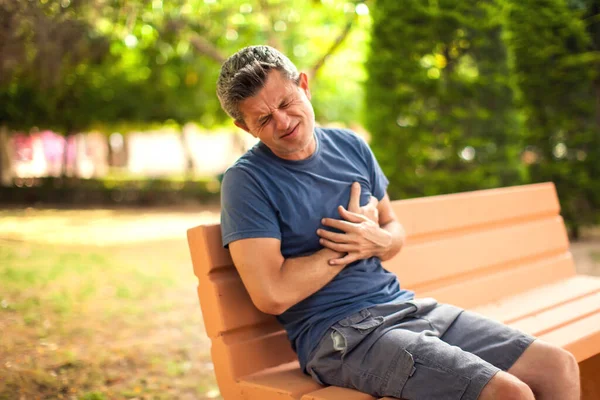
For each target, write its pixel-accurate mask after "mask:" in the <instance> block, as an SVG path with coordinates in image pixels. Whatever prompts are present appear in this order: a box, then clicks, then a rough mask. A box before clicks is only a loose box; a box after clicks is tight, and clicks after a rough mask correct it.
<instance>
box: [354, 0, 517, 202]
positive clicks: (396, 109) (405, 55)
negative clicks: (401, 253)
mask: <svg viewBox="0 0 600 400" xmlns="http://www.w3.org/2000/svg"><path fill="white" fill-rule="evenodd" d="M372 16H373V31H372V42H371V49H370V53H369V58H368V62H367V70H368V71H369V78H368V81H367V85H366V104H367V107H368V109H367V110H366V124H367V128H368V129H369V131H370V132H371V133H372V134H373V139H372V142H371V144H372V147H373V150H374V152H375V153H376V155H377V157H378V159H379V161H380V163H381V165H382V168H383V169H384V171H385V172H386V174H387V176H388V177H389V179H390V182H391V184H390V188H389V192H390V196H391V197H393V198H407V197H414V196H423V195H434V194H440V193H452V192H460V191H465V190H474V189H482V188H490V187H497V186H506V185H509V184H516V183H519V182H521V180H522V174H521V173H520V170H519V163H518V156H519V149H520V146H519V144H520V143H519V137H518V134H519V120H518V116H517V113H516V110H515V108H514V106H513V91H512V90H511V87H510V81H509V71H508V64H507V55H506V51H505V50H504V47H503V46H502V42H501V20H499V19H498V18H497V17H496V16H497V10H496V9H495V7H493V6H492V5H490V3H489V2H480V1H475V0H468V1H464V0H463V1H458V0H439V1H429V2H423V1H420V0H410V1H409V0H407V1H402V2H398V1H395V0H380V1H378V2H377V5H376V6H375V7H373V11H372Z"/></svg>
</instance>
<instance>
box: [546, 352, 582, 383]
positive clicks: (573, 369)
mask: <svg viewBox="0 0 600 400" xmlns="http://www.w3.org/2000/svg"><path fill="white" fill-rule="evenodd" d="M552 357H553V358H554V365H555V373H556V374H557V375H558V377H557V378H560V379H563V380H565V381H567V382H571V381H578V380H579V364H577V360H576V359H575V357H573V354H571V353H569V352H568V351H566V350H563V349H561V348H560V347H556V348H554V351H553V355H552Z"/></svg>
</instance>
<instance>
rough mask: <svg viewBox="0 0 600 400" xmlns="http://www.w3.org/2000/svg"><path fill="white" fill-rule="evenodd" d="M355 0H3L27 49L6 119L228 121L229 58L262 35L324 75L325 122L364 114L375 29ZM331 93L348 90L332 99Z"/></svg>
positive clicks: (59, 124) (60, 123) (0, 35)
mask: <svg viewBox="0 0 600 400" xmlns="http://www.w3.org/2000/svg"><path fill="white" fill-rule="evenodd" d="M357 3H358V2H357ZM355 6H356V3H354V2H346V1H341V0H336V1H327V2H322V3H321V2H306V1H300V0H294V1H290V2H272V1H260V0H248V1H246V2H244V3H240V2H239V1H237V0H223V1H204V0H173V1H161V0H155V1H148V0H128V1H127V2H125V1H124V0H110V1H104V0H86V1H84V0H71V1H62V2H46V1H40V2H38V1H29V2H27V1H25V2H16V4H13V2H0V15H2V17H0V22H4V24H3V25H0V26H1V27H0V45H3V48H10V49H12V48H13V47H14V48H15V49H17V50H19V51H17V50H15V51H13V52H12V53H9V57H6V58H5V59H3V60H0V72H2V76H3V78H0V103H1V104H3V105H5V106H3V107H0V125H7V126H9V127H11V128H14V129H23V130H28V129H29V128H30V127H32V126H40V127H44V128H54V129H56V130H58V131H60V132H65V133H70V132H76V131H79V130H84V129H89V128H90V127H94V128H96V129H100V130H107V131H108V130H112V129H118V127H119V126H122V125H126V126H130V125H131V124H137V125H138V127H140V128H142V127H143V126H144V125H145V124H151V123H156V122H158V123H164V122H165V121H170V122H173V123H175V124H178V125H182V124H183V123H185V122H188V121H196V122H199V123H200V124H201V125H203V126H206V127H211V126H214V125H215V124H220V123H223V122H225V121H227V118H226V115H225V114H224V113H223V112H222V111H221V109H220V106H219V103H218V100H217V98H216V95H215V82H216V79H217V75H218V72H219V67H220V63H221V62H223V61H224V59H225V58H226V57H227V56H228V55H230V54H232V53H233V52H235V51H236V50H238V49H239V48H241V47H243V46H247V45H251V44H262V43H269V44H271V45H273V46H275V47H278V48H279V49H281V50H282V51H284V52H285V53H286V54H288V55H289V56H290V58H291V59H292V60H293V61H294V62H296V63H297V65H298V66H299V67H300V68H301V69H303V70H306V71H308V72H309V73H311V76H313V75H314V77H315V78H317V79H316V81H315V82H314V85H313V93H314V94H315V104H316V106H317V107H316V108H317V117H318V118H319V119H320V120H340V121H344V122H350V121H353V120H355V119H356V117H357V115H359V114H360V108H361V104H362V103H361V88H360V86H359V85H357V84H356V83H354V82H356V81H357V80H359V79H360V78H361V76H363V75H364V72H363V67H362V64H361V63H360V60H361V54H364V50H365V44H366V37H367V29H368V17H366V18H365V17H358V16H357V13H356V11H355ZM363 7H364V6H363ZM346 27H349V28H351V29H345V28H346ZM49 33H51V34H49ZM52 38H58V39H57V40H53V39H52ZM350 40H352V42H351V43H350ZM3 41H4V42H6V43H4V42H3ZM9 42H11V43H14V45H13V46H10V47H7V45H8V43H9ZM334 44H335V46H334ZM329 63H333V64H335V65H337V68H334V69H332V68H327V64H329ZM315 66H318V68H315ZM321 66H323V68H320V67H321ZM348 66H349V68H348ZM340 79H342V80H344V81H347V82H350V84H341V85H340ZM333 89H335V90H333ZM330 93H334V94H335V95H339V98H342V99H344V100H343V101H340V102H337V101H332V99H331V97H328V96H330Z"/></svg>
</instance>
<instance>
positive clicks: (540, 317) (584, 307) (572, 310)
mask: <svg viewBox="0 0 600 400" xmlns="http://www.w3.org/2000/svg"><path fill="white" fill-rule="evenodd" d="M598 312H600V293H594V294H592V295H590V296H585V297H583V298H580V299H577V300H574V301H571V302H568V303H565V304H562V305H560V306H557V307H554V308H551V309H549V310H546V311H544V312H541V313H539V314H536V315H533V316H530V317H527V318H524V319H521V320H518V321H516V322H514V323H512V324H510V325H511V326H513V327H515V328H517V329H519V330H521V331H523V332H528V333H530V334H532V335H534V336H540V335H543V334H546V333H548V332H550V331H552V330H555V329H558V328H561V327H563V326H565V325H568V324H572V323H574V322H575V321H577V320H580V319H583V318H585V317H588V316H590V315H592V314H595V313H598Z"/></svg>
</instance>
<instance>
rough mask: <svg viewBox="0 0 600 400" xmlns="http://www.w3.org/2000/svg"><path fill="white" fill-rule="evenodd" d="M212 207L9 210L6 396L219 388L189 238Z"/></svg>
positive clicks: (211, 391)
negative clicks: (185, 209) (201, 209)
mask: <svg viewBox="0 0 600 400" xmlns="http://www.w3.org/2000/svg"><path fill="white" fill-rule="evenodd" d="M212 218H215V214H214V213H199V212H187V213H165V212H149V213H141V212H139V211H109V210H102V211H78V212H75V211H52V210H47V211H41V210H27V211H0V399H11V400H12V399H38V398H39V399H61V398H62V399H126V398H137V399H172V398H180V399H209V398H211V399H212V398H219V392H218V389H217V386H216V383H215V381H214V375H213V371H212V363H211V361H210V354H209V346H210V343H209V340H208V338H207V337H206V334H205V332H204V327H203V324H202V316H201V313H200V307H199V305H198V300H197V295H196V292H195V290H196V288H195V287H196V279H195V277H194V276H193V273H192V269H191V262H190V259H189V252H188V249H187V243H186V241H185V229H186V228H187V227H191V226H194V225H197V224H199V223H201V222H203V221H204V220H206V219H212Z"/></svg>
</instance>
